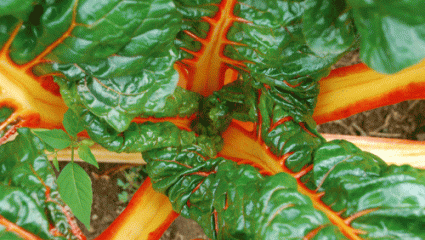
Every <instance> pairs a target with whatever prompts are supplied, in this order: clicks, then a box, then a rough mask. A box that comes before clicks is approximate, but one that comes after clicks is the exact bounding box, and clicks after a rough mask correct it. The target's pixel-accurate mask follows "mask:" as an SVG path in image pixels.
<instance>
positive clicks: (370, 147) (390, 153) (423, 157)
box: [49, 134, 425, 169]
mask: <svg viewBox="0 0 425 240" xmlns="http://www.w3.org/2000/svg"><path fill="white" fill-rule="evenodd" d="M323 137H325V139H326V140H328V141H331V140H334V139H345V140H347V141H350V142H352V143H354V144H355V145H356V146H358V147H359V148H360V149H362V150H364V151H368V152H371V153H373V154H375V155H377V156H378V157H380V158H382V159H383V160H384V161H385V162H387V163H388V164H396V165H403V164H409V165H411V166H413V167H416V168H422V169H425V142H424V141H412V140H401V139H390V138H377V137H359V136H349V135H338V134H323ZM90 149H91V151H92V152H93V155H94V156H95V157H96V160H97V161H98V162H103V163H123V164H124V163H125V164H141V165H142V164H146V162H145V161H144V160H143V158H142V155H141V154H140V153H115V152H110V151H108V150H106V149H104V148H102V147H101V146H99V145H97V144H95V145H93V146H92V147H91V148H90ZM52 159H53V155H49V160H52ZM58 160H59V161H71V151H70V149H64V150H60V151H59V152H58ZM75 160H76V161H82V160H81V159H80V158H79V157H78V154H75Z"/></svg>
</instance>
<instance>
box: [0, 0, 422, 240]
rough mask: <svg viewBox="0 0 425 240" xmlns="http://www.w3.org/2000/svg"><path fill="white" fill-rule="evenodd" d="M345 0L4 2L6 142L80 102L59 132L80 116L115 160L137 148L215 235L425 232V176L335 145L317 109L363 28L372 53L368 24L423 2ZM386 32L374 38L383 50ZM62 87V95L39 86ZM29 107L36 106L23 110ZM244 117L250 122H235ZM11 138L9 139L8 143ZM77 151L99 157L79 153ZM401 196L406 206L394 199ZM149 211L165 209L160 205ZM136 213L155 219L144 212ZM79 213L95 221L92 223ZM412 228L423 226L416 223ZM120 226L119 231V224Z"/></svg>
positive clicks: (406, 235) (409, 21)
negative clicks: (323, 132)
mask: <svg viewBox="0 0 425 240" xmlns="http://www.w3.org/2000/svg"><path fill="white" fill-rule="evenodd" d="M30 2H31V1H30ZM347 3H348V5H349V6H348V5H345V3H343V2H340V1H330V0H329V1H326V0H323V1H322V0H317V1H313V0H312V1H310V0H308V1H301V0H299V1H298V0H290V1H280V0H273V1H252V0H240V1H236V0H222V1H216V0H210V1H207V0H205V1H203V0H200V1H185V0H176V1H171V0H154V1H136V2H135V1H104V2H99V1H94V0H78V1H77V0H74V1H33V2H31V4H30V3H29V2H26V3H25V4H22V5H20V6H18V5H17V1H8V2H7V4H4V5H2V6H4V8H5V10H4V11H3V12H1V13H0V33H1V34H0V43H1V44H2V45H3V47H2V49H1V50H0V80H1V82H2V88H5V89H6V90H5V91H3V92H0V94H3V95H1V96H2V97H3V98H2V99H6V98H5V97H10V96H14V95H16V96H19V97H17V98H12V99H18V100H17V101H16V102H13V104H12V103H11V104H9V105H7V104H5V103H7V102H5V101H6V100H4V101H2V102H0V104H1V106H3V105H7V106H9V107H11V109H13V111H15V112H18V114H15V115H14V113H10V112H9V110H7V109H6V110H4V111H2V112H0V118H3V115H4V116H5V120H3V119H2V120H3V121H2V125H1V126H0V131H1V133H2V134H3V133H4V134H5V135H7V136H9V135H11V133H12V132H13V131H10V130H11V129H12V130H14V129H16V128H18V127H20V126H22V124H24V122H23V121H21V120H25V121H27V123H28V122H30V121H29V120H32V121H33V122H31V123H32V124H34V125H37V124H41V123H44V122H46V124H47V123H49V122H50V123H51V122H57V119H58V117H57V114H51V115H52V117H54V119H53V120H54V121H53V120H52V119H50V120H51V121H50V120H43V119H49V118H47V117H50V115H49V114H48V113H49V109H52V108H53V107H52V106H53V105H52V104H50V103H52V102H54V100H56V98H58V95H59V93H60V94H61V96H62V97H63V101H64V102H65V103H66V105H67V106H68V107H69V108H70V110H69V111H68V112H67V113H66V115H65V118H66V121H68V122H67V123H66V124H65V129H66V130H67V131H68V132H69V134H70V135H71V136H73V137H74V136H75V135H76V134H77V133H78V132H80V131H81V130H82V129H83V128H82V127H81V126H79V125H76V126H75V129H74V128H73V127H74V126H72V127H71V125H72V122H73V121H76V122H79V123H81V125H82V126H84V128H85V130H86V132H87V133H88V135H89V136H90V137H91V138H92V140H94V141H96V142H98V143H100V144H101V145H102V146H103V147H105V148H107V149H109V150H111V151H115V152H142V153H143V157H144V158H145V159H146V161H147V162H148V167H147V171H148V174H149V175H150V176H151V177H152V182H153V187H154V188H155V189H157V190H159V191H160V192H162V193H164V194H167V195H168V197H169V199H170V201H171V203H172V204H173V208H174V209H175V210H176V211H179V212H180V213H181V214H183V215H184V216H187V217H191V218H193V219H196V220H198V221H199V222H200V223H201V225H203V226H204V227H205V231H206V233H207V234H208V235H209V236H210V237H212V238H219V239H291V238H292V239H325V238H326V239H346V238H348V239H361V238H369V239H379V238H402V239H417V238H419V239H420V238H424V236H423V230H422V229H421V227H420V225H423V222H422V221H421V218H423V216H422V214H423V213H422V209H423V207H424V206H423V199H422V198H423V196H422V195H423V194H422V192H423V185H424V179H423V172H422V171H419V170H415V169H412V168H409V167H392V166H387V165H385V164H384V163H383V162H382V160H380V159H378V158H376V157H375V156H373V155H371V154H367V153H364V152H361V151H360V150H358V149H357V148H356V147H354V146H353V145H350V144H348V143H346V142H330V143H327V142H326V141H325V139H324V138H323V137H322V136H320V134H319V133H318V132H317V131H316V128H315V125H316V123H315V122H314V120H313V116H312V115H313V111H314V108H315V105H316V102H317V96H318V94H319V84H318V81H319V80H320V78H322V77H324V76H326V75H327V74H328V73H329V71H330V67H331V65H332V64H333V63H335V62H336V61H337V60H338V59H339V58H340V57H341V56H342V55H343V54H344V53H346V52H347V51H348V50H349V49H350V48H351V47H352V46H355V44H356V40H357V38H356V37H357V36H356V35H355V34H356V33H359V34H360V35H361V41H362V43H361V44H363V45H365V44H366V45H367V44H370V43H371V42H372V40H370V38H368V35H367V34H366V35H365V33H364V28H363V30H362V29H361V28H362V26H360V25H359V24H366V23H367V24H368V23H369V22H372V23H373V24H371V26H374V27H376V26H378V25H379V24H381V23H382V22H385V21H387V20H388V19H384V20H385V21H384V20H382V19H383V18H382V16H383V15H385V14H384V13H385V11H387V10H388V9H387V8H389V6H393V5H394V4H395V5H397V4H398V5H397V6H400V7H404V6H405V5H406V6H407V5H409V6H408V7H407V8H406V9H411V8H412V7H413V8H415V7H418V6H421V4H420V3H418V2H416V1H411V2H410V3H408V2H400V3H397V4H396V3H393V2H391V4H389V5H388V6H385V7H383V8H375V6H373V5H375V4H379V6H380V5H382V3H380V2H378V1H375V2H373V1H372V2H370V1H369V3H370V4H371V5H370V6H369V5H367V6H366V5H364V4H366V2H364V1H359V2H356V1H347ZM335 4H336V5H338V7H337V8H333V7H332V5H335ZM6 7H8V9H6ZM11 7H12V8H11ZM350 7H351V8H352V9H351V10H350ZM9 8H11V9H9ZM0 9H1V8H0ZM420 9H423V8H420ZM316 11H318V13H316ZM416 11H419V12H420V11H421V10H419V8H418V9H417V10H416ZM399 12H401V11H400V10H395V8H394V9H391V11H389V13H390V14H389V16H390V17H392V16H396V19H402V20H405V21H406V22H405V23H406V24H404V23H403V24H401V25H403V29H404V27H406V26H407V28H406V29H407V30H408V31H409V29H411V27H412V26H415V28H414V29H413V30H412V31H410V33H412V34H411V35H409V36H413V37H412V38H414V37H416V36H418V39H420V40H418V41H417V43H418V44H416V45H415V46H417V47H418V48H421V47H422V40H421V39H423V36H422V35H421V32H420V30H421V28H420V27H419V28H417V26H419V25H420V24H419V25H418V24H416V25H415V24H414V23H415V21H416V22H417V21H419V20H421V18H422V15H421V14H418V17H414V18H410V17H411V16H410V15H408V14H407V15H406V16H401V15H400V14H399ZM416 13H417V12H416ZM3 14H4V15H3ZM375 15H376V16H378V17H377V18H374V17H375ZM352 18H354V21H355V23H356V27H357V28H358V29H357V30H356V29H354V26H353V24H352V21H353V20H352ZM389 19H390V21H392V19H391V18H389ZM379 21H381V22H379ZM422 22H423V21H422ZM346 24H347V25H346ZM401 25H400V24H399V25H396V24H395V25H394V27H395V28H398V27H400V26H401ZM359 26H360V27H359ZM379 29H380V28H378V30H379ZM381 29H382V28H381ZM316 30H317V31H316ZM362 31H363V32H362ZM378 32H379V31H378ZM415 34H416V35H415ZM382 35H383V34H381V33H379V34H375V35H373V37H374V38H376V39H378V40H379V41H380V40H382ZM328 36H336V38H335V39H333V38H326V37H328ZM384 43H385V42H384ZM363 45H362V46H363ZM374 46H375V45H374ZM383 46H384V48H387V50H388V49H390V50H391V51H389V53H391V54H392V53H395V52H397V51H395V52H392V50H393V49H392V47H391V46H393V45H386V44H383ZM401 46H404V45H403V44H401ZM366 50H367V48H366ZM378 50H379V51H381V50H382V49H381V48H380V49H378ZM379 51H378V52H379ZM375 52H376V51H375ZM418 52H421V51H418ZM370 53H371V54H375V53H374V51H370ZM406 53H409V51H406ZM391 54H390V55H389V56H390V59H391V56H392V55H391ZM419 55H420V54H419V53H418V54H416V55H413V58H417V56H419ZM374 56H378V57H379V61H381V62H384V61H385V60H384V58H383V57H382V56H379V54H375V55H374ZM392 60H400V59H395V58H393V59H392ZM374 61H375V60H374ZM379 61H378V62H379ZM409 61H410V60H409ZM409 61H407V62H408V64H411V62H409ZM375 62H376V61H375ZM397 64H398V63H397ZM174 68H175V69H176V70H174ZM178 78H180V79H178ZM34 79H35V80H37V81H33V80H34ZM52 79H54V80H55V81H56V83H58V85H59V86H60V92H59V91H58V89H56V91H53V90H52V89H50V88H49V90H47V89H46V88H44V86H45V85H43V83H45V82H49V80H50V81H51V80H52ZM177 80H179V82H178V83H177ZM29 83H33V84H32V85H31V84H29ZM176 85H178V86H180V87H177V88H176ZM388 85H391V84H388ZM21 86H24V88H25V89H24V90H23V89H22V88H21ZM37 87H38V88H37ZM40 88H42V89H44V90H43V91H41V93H40V95H41V96H44V98H41V99H42V100H40V101H38V100H34V99H39V98H38V96H36V95H35V96H32V98H25V97H21V96H26V95H25V94H26V92H32V91H35V90H34V89H40ZM12 90H13V91H12ZM5 93H7V94H5ZM202 96H203V97H202ZM55 97H56V98H55ZM28 99H29V100H31V101H29V100H28ZM40 102H47V103H49V104H50V105H49V104H48V105H49V106H50V108H47V107H46V108H44V107H42V106H44V105H41V103H40ZM35 103H37V104H38V105H37V106H38V108H29V107H28V106H29V105H32V104H35ZM53 109H54V108H53ZM57 109H60V112H63V113H65V111H66V108H63V107H61V108H57ZM41 110H43V111H41ZM38 111H40V116H37V113H38ZM51 111H52V112H56V110H51ZM57 112H59V110H57ZM9 114H11V115H10V116H7V115H9ZM11 116H12V117H11ZM59 119H61V117H60V118H59ZM234 120H238V121H240V122H245V123H244V124H246V125H247V126H249V127H247V128H245V129H244V128H242V127H235V124H234V123H233V122H234ZM37 121H40V122H39V123H37ZM51 126H53V125H51ZM229 126H230V127H229ZM247 129H249V130H247ZM8 134H9V135H8ZM64 134H65V133H64ZM9 137H10V136H9ZM3 139H5V140H4V141H6V140H9V139H7V138H2V141H0V143H2V142H4V141H3ZM36 139H38V138H36ZM15 141H16V140H15ZM7 144H9V142H7V143H6V144H5V145H4V146H6V145H7ZM55 147H57V146H55ZM60 147H62V146H60ZM80 148H81V147H80ZM81 153H82V155H84V153H85V155H86V157H87V156H88V158H90V159H91V158H92V157H91V155H90V154H88V153H87V152H84V148H82V149H81ZM81 157H82V156H81ZM226 159H231V160H233V161H234V162H238V163H239V164H240V165H238V164H236V163H234V162H232V161H230V160H226ZM243 164H249V165H252V166H248V165H243ZM69 166H70V167H69V168H67V169H66V171H65V173H66V174H68V175H72V176H73V177H71V178H70V179H71V181H69V180H68V179H65V177H62V178H60V179H59V183H61V184H63V183H71V185H72V188H73V190H72V191H66V190H64V189H66V188H61V189H62V190H61V191H63V192H61V193H62V195H63V196H64V197H65V198H66V199H68V200H70V199H71V200H75V201H74V202H75V203H76V204H77V205H78V206H77V208H78V207H79V210H77V212H76V214H78V215H79V216H80V217H81V213H82V212H87V208H86V207H87V205H90V204H91V203H90V202H87V201H84V199H82V198H80V197H78V196H77V195H78V194H79V193H80V191H79V190H78V189H82V190H84V191H85V193H86V195H89V194H90V192H91V190H90V189H87V188H85V187H84V186H87V184H85V185H84V186H83V187H82V186H81V185H79V183H78V181H77V180H78V177H76V176H79V174H78V173H81V174H80V175H82V174H83V173H82V171H81V169H80V168H78V167H77V166H76V165H74V164H71V165H69ZM253 166H255V167H256V168H258V170H257V169H255V168H254V167H253ZM281 172H284V173H281ZM66 174H65V175H66ZM65 175H64V176H65ZM264 175H273V176H264ZM81 179H82V180H83V178H81ZM84 179H85V180H83V181H86V182H87V178H86V177H85V178H84ZM67 180H68V182H67ZM62 186H63V185H62ZM409 189H414V190H415V191H411V192H410V191H409ZM5 192H7V193H11V192H10V191H9V190H7V191H6V190H5ZM147 192H148V193H149V191H147ZM340 193H341V194H340ZM398 193H402V194H404V196H406V197H405V198H403V197H400V198H397V199H393V198H395V196H397V194H398ZM152 196H154V197H155V199H159V200H162V199H163V198H161V197H158V196H157V195H152ZM31 197H32V196H31ZM23 199H24V198H23ZM25 199H26V198H25ZM140 199H146V198H140ZM28 201H30V200H28ZM139 204H141V203H139ZM148 206H152V207H155V209H156V210H155V211H156V212H160V211H159V210H158V209H157V208H156V207H157V205H155V204H153V205H148ZM404 208H406V209H407V210H406V211H403V212H402V211H401V210H400V209H403V210H404ZM133 209H139V210H140V211H143V213H146V214H147V216H149V218H146V219H150V217H152V214H151V215H149V214H148V213H147V212H148V211H149V207H140V206H139V207H135V208H133ZM161 212H162V213H164V215H165V216H167V217H166V218H161V220H160V221H168V220H169V217H170V216H171V217H172V216H173V215H172V214H171V210H170V208H169V206H167V207H166V208H164V210H163V211H161ZM143 213H140V215H141V216H143ZM40 214H41V213H40ZM403 214H404V215H403ZM415 214H416V215H415ZM125 216H127V217H129V218H131V219H138V220H139V221H144V220H146V219H144V220H143V219H140V218H135V216H134V214H131V213H128V212H127V213H126V214H124V217H123V218H122V219H121V220H120V221H123V222H124V223H128V221H126V218H125ZM82 218H83V221H84V222H85V224H86V225H88V220H89V218H88V217H87V215H84V216H83V217H82ZM377 219H379V221H378V220H377ZM0 220H1V219H0ZM411 220H413V221H415V223H414V224H410V225H409V226H408V227H407V226H406V225H408V224H407V222H409V221H411ZM160 226H161V224H160V222H158V221H152V226H149V224H147V225H146V224H143V227H146V229H148V231H149V233H148V234H146V233H140V230H139V231H136V232H137V233H138V234H139V233H140V236H141V237H142V238H149V234H151V233H152V234H154V235H155V234H156V235H155V236H158V234H159V232H160V230H161V231H162V229H160V230H158V231H156V230H157V229H156V228H155V227H159V228H160ZM34 228H35V227H34ZM40 228H41V229H42V230H43V226H41V227H40ZM44 228H45V227H44ZM112 229H121V230H122V229H125V228H122V227H121V226H120V225H119V223H118V224H117V225H115V227H113V228H112ZM127 230H128V229H127ZM127 230H124V231H123V232H124V233H127ZM43 231H44V230H43ZM111 231H112V230H111ZM151 231H155V233H153V232H151ZM9 232H10V231H9ZM110 233H111V232H109V234H110ZM7 234H9V233H7ZM107 234H108V233H107ZM136 235H137V234H136ZM117 236H118V235H117ZM119 236H121V235H119ZM132 236H134V235H132ZM103 237H105V235H102V238H103Z"/></svg>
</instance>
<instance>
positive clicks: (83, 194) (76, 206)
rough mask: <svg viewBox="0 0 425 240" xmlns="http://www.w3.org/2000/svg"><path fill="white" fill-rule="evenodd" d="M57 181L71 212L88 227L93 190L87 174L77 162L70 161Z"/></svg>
mask: <svg viewBox="0 0 425 240" xmlns="http://www.w3.org/2000/svg"><path fill="white" fill-rule="evenodd" d="M57 183H58V186H59V194H60V195H61V197H62V199H63V200H64V201H65V203H66V204H68V205H69V207H70V208H71V210H72V213H74V215H75V217H77V218H78V219H79V220H80V221H81V222H82V223H83V224H84V225H85V226H86V228H88V229H90V213H91V205H92V203H93V192H92V186H91V180H90V177H89V176H88V174H87V173H86V172H85V171H84V169H83V168H81V167H80V166H79V165H78V164H76V163H73V162H71V163H68V165H66V166H65V168H64V169H63V170H62V172H61V173H60V175H59V177H58V180H57Z"/></svg>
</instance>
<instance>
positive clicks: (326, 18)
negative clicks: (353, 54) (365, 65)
mask: <svg viewBox="0 0 425 240" xmlns="http://www.w3.org/2000/svg"><path fill="white" fill-rule="evenodd" d="M305 6H306V10H305V12H304V15H303V33H304V36H305V38H306V42H307V44H308V45H309V46H310V48H311V49H312V50H313V51H314V52H315V53H317V54H319V55H327V54H329V53H342V52H344V51H346V50H347V49H349V48H350V47H351V46H352V45H353V44H354V41H355V39H356V29H355V26H354V20H353V18H352V12H351V10H350V8H349V6H347V4H346V2H345V0H307V1H305Z"/></svg>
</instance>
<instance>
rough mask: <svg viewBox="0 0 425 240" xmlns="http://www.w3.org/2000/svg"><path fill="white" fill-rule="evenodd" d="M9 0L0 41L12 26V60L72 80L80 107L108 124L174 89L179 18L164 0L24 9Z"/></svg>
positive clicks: (121, 126)
mask: <svg viewBox="0 0 425 240" xmlns="http://www.w3.org/2000/svg"><path fill="white" fill-rule="evenodd" d="M9 2H11V3H10V4H7V6H5V7H10V9H15V10H10V9H9V10H8V11H1V13H0V17H2V18H3V21H0V24H2V27H1V29H4V31H2V32H4V33H5V34H7V35H3V36H2V37H1V38H0V40H2V41H1V42H0V43H2V44H3V43H4V42H5V41H6V40H8V38H5V37H4V36H8V35H10V34H11V32H12V31H13V30H14V29H16V28H19V32H18V33H17V35H16V36H15V37H14V39H13V42H12V44H11V47H10V57H11V59H12V61H13V62H15V63H17V64H20V65H21V64H22V65H23V66H25V67H26V66H27V67H30V68H32V71H33V72H34V73H36V74H37V75H40V76H44V75H50V74H57V73H59V74H63V76H64V77H66V78H67V80H68V81H76V82H77V84H76V85H75V88H76V89H77V92H78V94H79V95H80V97H81V100H82V103H83V104H84V106H85V107H86V108H88V109H90V111H91V112H93V113H94V114H95V115H97V116H98V117H100V118H102V119H104V120H105V121H106V122H108V124H110V125H111V126H112V127H113V128H115V129H116V130H118V131H123V130H125V129H126V128H127V127H128V125H129V124H130V121H131V120H132V119H133V118H134V117H135V116H137V115H139V114H140V113H141V112H142V110H141V109H146V110H154V109H158V108H161V107H163V106H164V104H165V98H166V97H167V96H168V95H170V94H171V93H172V92H173V91H174V88H175V86H176V84H177V80H178V75H177V72H176V71H175V70H174V69H173V64H174V62H175V60H176V59H177V57H178V56H177V52H176V49H175V48H174V45H173V42H174V39H175V36H176V34H177V32H178V31H179V30H180V24H181V16H180V14H179V13H178V12H177V10H176V8H175V6H174V4H173V2H172V1H170V0H155V1H137V2H133V1H107V2H101V3H100V2H98V1H93V0H81V1H77V0H74V1H39V2H31V4H28V5H27V4H24V5H23V6H26V7H25V9H24V10H22V8H23V6H20V7H16V6H14V5H16V4H18V5H19V1H14V2H13V1H9ZM9 5H13V6H9ZM21 7H22V8H21ZM15 11H16V12H15ZM24 13H25V14H27V15H24ZM17 17H18V18H17Z"/></svg>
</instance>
